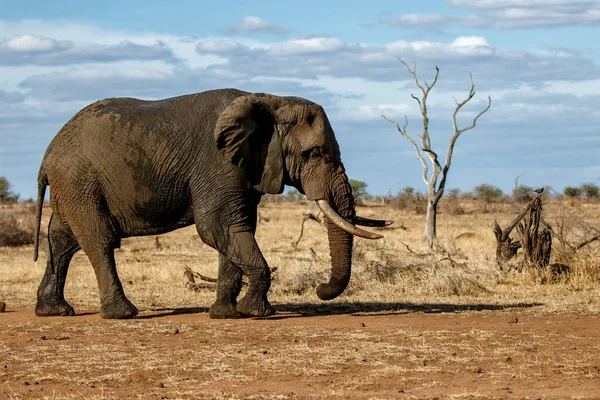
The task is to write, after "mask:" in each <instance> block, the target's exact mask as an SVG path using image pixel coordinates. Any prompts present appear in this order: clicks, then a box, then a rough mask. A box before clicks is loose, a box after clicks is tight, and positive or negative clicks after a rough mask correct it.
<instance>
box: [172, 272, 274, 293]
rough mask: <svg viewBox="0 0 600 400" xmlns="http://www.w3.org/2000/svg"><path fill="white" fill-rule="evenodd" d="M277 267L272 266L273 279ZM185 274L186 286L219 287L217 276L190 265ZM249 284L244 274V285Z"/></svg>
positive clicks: (196, 287)
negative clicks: (212, 276) (196, 269)
mask: <svg viewBox="0 0 600 400" xmlns="http://www.w3.org/2000/svg"><path fill="white" fill-rule="evenodd" d="M276 271H277V267H273V268H271V280H272V281H273V280H275V279H276V278H277V274H276V273H275V272H276ZM183 276H184V278H185V279H187V281H186V282H185V287H187V288H188V289H190V290H192V291H194V292H200V291H202V290H204V289H216V288H217V281H218V280H217V278H211V277H210V276H206V275H202V274H200V273H198V272H196V271H194V270H192V269H191V268H190V267H185V271H184V272H183ZM196 278H198V279H200V280H202V281H204V282H196ZM244 286H248V281H247V279H246V277H245V276H244V277H243V278H242V287H244Z"/></svg>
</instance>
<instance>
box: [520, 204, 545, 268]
mask: <svg viewBox="0 0 600 400" xmlns="http://www.w3.org/2000/svg"><path fill="white" fill-rule="evenodd" d="M530 205H531V207H530V209H529V215H528V216H526V217H525V218H524V219H523V222H522V223H519V224H518V226H517V232H518V233H519V239H520V242H521V247H522V249H523V257H524V259H523V263H524V266H525V267H527V266H530V267H536V268H545V267H547V266H548V264H550V252H551V251H552V233H551V231H550V227H548V226H546V227H544V228H543V229H541V230H540V221H541V216H542V200H541V198H540V196H537V197H536V198H535V199H533V201H532V202H531V204H530Z"/></svg>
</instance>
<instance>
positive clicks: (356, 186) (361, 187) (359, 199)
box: [350, 179, 368, 205]
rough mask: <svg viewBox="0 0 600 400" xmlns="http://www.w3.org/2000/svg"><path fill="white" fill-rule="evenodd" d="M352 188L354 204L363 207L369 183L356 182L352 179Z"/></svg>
mask: <svg viewBox="0 0 600 400" xmlns="http://www.w3.org/2000/svg"><path fill="white" fill-rule="evenodd" d="M350 186H351V187H352V195H353V196H354V204H357V205H362V204H363V201H364V200H365V197H367V196H368V193H367V186H368V185H367V183H366V182H363V181H356V180H354V179H350Z"/></svg>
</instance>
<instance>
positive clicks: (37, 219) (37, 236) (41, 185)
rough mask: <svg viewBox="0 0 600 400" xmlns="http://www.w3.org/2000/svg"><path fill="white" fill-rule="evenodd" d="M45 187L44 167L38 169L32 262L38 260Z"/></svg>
mask: <svg viewBox="0 0 600 400" xmlns="http://www.w3.org/2000/svg"><path fill="white" fill-rule="evenodd" d="M46 186H48V177H47V176H46V171H44V167H43V166H42V168H40V173H39V174H38V197H37V206H36V215H35V238H34V239H35V242H34V246H33V261H37V259H38V249H39V245H40V225H41V224H42V208H44V197H46Z"/></svg>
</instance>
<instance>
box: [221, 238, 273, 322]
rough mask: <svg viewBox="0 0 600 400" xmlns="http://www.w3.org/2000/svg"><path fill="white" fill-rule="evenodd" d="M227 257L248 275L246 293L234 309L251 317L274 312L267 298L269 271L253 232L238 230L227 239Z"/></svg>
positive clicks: (269, 280) (269, 283)
mask: <svg viewBox="0 0 600 400" xmlns="http://www.w3.org/2000/svg"><path fill="white" fill-rule="evenodd" d="M228 244H229V246H228V248H227V252H228V253H227V254H228V257H229V259H230V260H231V261H232V262H233V263H234V264H235V265H236V266H237V267H238V268H240V269H241V270H242V271H243V272H244V274H245V275H246V276H247V277H248V290H247V291H246V295H245V296H244V297H243V298H242V299H241V300H240V301H239V302H238V304H237V306H236V309H237V310H238V311H239V312H240V313H242V314H244V315H249V316H252V317H266V316H269V315H272V314H274V313H275V309H274V308H273V306H271V304H270V303H269V301H268V300H267V292H268V291H269V288H270V287H271V271H270V270H269V266H268V265H267V261H266V260H265V258H264V257H263V255H262V253H261V251H260V249H259V248H258V244H257V243H256V240H255V239H254V234H252V233H250V232H238V233H235V234H233V235H232V237H231V238H230V240H229V241H228Z"/></svg>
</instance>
